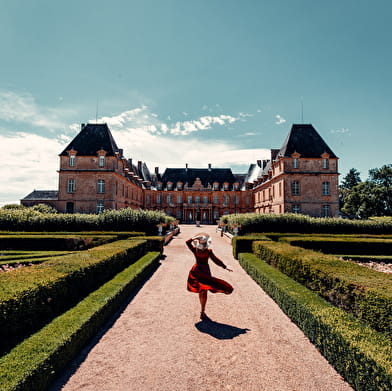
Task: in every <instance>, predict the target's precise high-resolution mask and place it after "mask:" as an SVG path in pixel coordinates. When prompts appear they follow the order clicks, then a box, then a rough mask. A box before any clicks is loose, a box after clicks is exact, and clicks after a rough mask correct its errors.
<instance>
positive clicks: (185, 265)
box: [51, 225, 352, 391]
mask: <svg viewBox="0 0 392 391" xmlns="http://www.w3.org/2000/svg"><path fill="white" fill-rule="evenodd" d="M215 228H216V227H215V226H202V227H195V226H190V225H188V226H187V225H183V226H181V233H180V234H179V235H178V236H176V237H174V239H173V240H172V241H171V243H170V244H169V245H168V246H166V247H165V251H164V253H165V255H166V258H165V259H164V260H162V261H161V265H160V267H159V268H158V270H157V271H156V272H155V273H154V274H153V276H152V277H151V278H150V279H149V280H148V281H147V282H146V283H145V284H144V286H143V287H142V288H141V289H140V290H139V292H138V293H137V294H136V295H135V296H134V297H133V298H132V299H131V300H130V302H129V304H128V305H127V306H126V307H125V308H124V310H123V311H122V312H121V313H120V314H119V315H118V316H117V317H115V318H114V319H113V320H112V322H111V324H110V327H107V329H106V330H104V332H102V334H101V335H100V336H99V338H97V339H96V340H95V341H94V342H93V343H92V344H91V346H89V347H87V348H86V349H85V350H84V351H83V352H82V354H81V355H80V357H79V358H78V359H76V360H75V361H74V362H73V363H72V364H71V365H70V367H69V368H68V369H67V371H66V372H65V373H64V375H63V376H62V377H61V378H60V379H58V381H57V382H56V383H55V384H54V385H53V386H52V388H51V391H57V390H67V391H70V390H74V391H76V390H77V391H81V390H86V391H90V390H91V391H115V390H121V391H123V390H124V391H125V390H137V391H155V390H160V391H177V390H178V391H188V390H189V391H199V390H200V391H201V390H203V391H208V390H211V391H218V390H234V391H239V390H241V391H286V390H287V391H323V390H325V391H346V390H352V388H351V387H350V386H349V385H348V384H347V383H346V382H345V381H344V380H343V379H342V378H341V376H340V375H339V374H338V373H337V372H336V371H335V370H334V369H333V368H332V367H331V365H330V364H329V363H328V362H327V361H326V360H325V359H324V358H323V356H322V355H321V354H320V353H319V352H318V350H317V349H316V348H315V347H314V346H313V345H312V344H311V343H310V342H309V340H308V339H307V338H306V337H305V335H304V334H303V333H302V331H300V330H299V329H298V328H297V326H296V325H295V324H294V323H292V322H291V321H290V319H289V318H288V317H287V316H286V315H285V314H284V313H283V312H282V311H281V310H280V308H279V307H278V306H277V305H276V304H275V302H274V301H273V300H272V299H271V298H270V297H269V296H268V295H267V294H266V293H265V292H264V291H263V290H262V289H261V288H260V287H259V286H258V285H257V284H256V283H255V282H254V281H253V280H252V279H251V278H250V277H249V276H248V275H247V274H246V273H245V271H244V270H243V269H242V268H241V266H240V265H239V264H238V262H237V261H236V260H235V259H234V258H233V256H232V252H231V251H232V249H231V246H230V244H229V243H228V241H227V239H226V238H222V237H220V235H219V234H217V233H216V232H215ZM198 232H207V233H209V234H210V235H211V236H212V238H213V242H212V248H213V251H214V252H215V254H216V255H217V256H218V257H219V258H221V259H222V260H223V261H224V262H225V263H226V264H227V265H230V266H231V267H232V268H233V269H234V272H233V273H230V272H228V271H226V270H223V269H222V268H219V267H218V266H216V265H215V264H214V263H212V262H211V261H210V266H211V271H212V274H213V275H214V276H216V277H218V278H222V279H224V280H226V281H228V282H229V283H230V284H232V285H233V286H234V292H233V293H232V294H231V295H224V294H211V293H209V294H208V302H207V308H206V313H207V314H208V316H209V317H210V318H211V321H203V322H202V321H200V320H199V312H200V306H199V301H198V295H197V294H195V293H190V292H188V291H187V290H186V280H187V276H188V271H189V269H190V268H191V267H192V265H193V263H194V256H193V254H192V253H191V252H190V251H189V250H188V249H187V247H186V245H185V240H186V239H188V238H189V237H191V236H193V235H195V234H196V233H198Z"/></svg>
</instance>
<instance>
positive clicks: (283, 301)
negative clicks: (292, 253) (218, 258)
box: [239, 253, 392, 391]
mask: <svg viewBox="0 0 392 391" xmlns="http://www.w3.org/2000/svg"><path fill="white" fill-rule="evenodd" d="M239 261H240V263H241V265H242V266H243V267H244V269H245V270H246V271H247V272H248V273H249V275H250V276H251V277H252V278H253V279H254V280H255V281H256V282H257V283H258V284H259V285H260V286H261V287H262V288H263V289H264V290H265V291H266V292H267V293H268V294H269V295H270V296H271V297H272V298H273V299H274V300H275V301H276V302H277V303H278V305H279V306H280V307H281V308H282V310H283V311H284V312H285V313H286V314H287V315H288V316H289V317H290V318H291V319H292V320H293V321H294V322H295V323H296V324H297V325H298V327H299V328H300V329H301V330H302V331H303V332H304V333H305V334H306V335H307V337H308V338H309V339H310V341H311V342H312V343H313V344H314V345H315V346H316V347H317V348H318V349H319V350H320V352H321V353H322V354H323V355H324V356H325V357H326V358H327V360H328V361H329V362H330V363H331V364H332V365H333V366H334V367H335V369H336V370H337V371H338V372H339V373H340V374H341V375H342V376H343V377H344V378H345V379H346V380H347V381H348V382H349V383H350V384H351V385H352V386H353V388H354V389H355V390H356V391H390V390H391V389H392V345H391V341H390V339H388V338H386V337H385V336H383V335H382V334H379V333H377V332H375V331H374V330H372V329H371V328H369V327H367V326H365V325H363V324H362V323H361V322H359V321H358V320H357V319H355V318H354V317H353V316H352V315H350V314H347V313H346V312H344V311H342V310H340V309H339V308H336V307H334V306H332V305H330V304H329V303H327V302H326V301H325V300H323V299H322V298H320V297H319V296H318V295H316V294H314V293H312V292H311V291H309V290H308V289H307V288H305V287H304V286H302V285H301V284H299V283H297V282H295V281H293V280H292V279H291V278H289V277H287V276H286V275H284V274H282V273H281V272H280V271H278V270H276V269H275V268H273V267H271V266H269V265H267V264H266V263H265V262H262V261H261V260H260V259H258V258H257V257H256V256H255V255H253V254H245V253H241V254H239Z"/></svg>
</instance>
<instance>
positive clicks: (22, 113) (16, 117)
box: [0, 90, 73, 130]
mask: <svg viewBox="0 0 392 391" xmlns="http://www.w3.org/2000/svg"><path fill="white" fill-rule="evenodd" d="M72 113H73V111H71V110H70V109H66V108H64V107H61V109H60V108H59V109H57V108H51V107H43V106H39V105H37V103H36V101H35V99H34V97H33V96H32V95H31V94H29V93H16V92H14V91H7V90H0V120H3V121H6V122H16V123H25V124H29V125H32V126H37V127H40V128H45V129H49V130H55V129H59V128H62V127H64V125H65V122H64V120H63V118H64V116H65V115H69V114H72Z"/></svg>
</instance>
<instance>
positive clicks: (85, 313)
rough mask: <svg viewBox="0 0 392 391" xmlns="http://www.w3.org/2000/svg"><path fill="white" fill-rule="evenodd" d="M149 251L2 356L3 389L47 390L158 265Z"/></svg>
mask: <svg viewBox="0 0 392 391" xmlns="http://www.w3.org/2000/svg"><path fill="white" fill-rule="evenodd" d="M159 255H160V254H159V253H158V252H155V253H148V254H146V255H145V256H143V257H142V258H140V259H139V260H138V261H136V262H135V263H134V264H132V265H131V266H129V267H128V268H126V269H125V270H124V271H122V272H121V273H119V274H117V275H116V276H115V277H114V278H113V279H112V280H111V281H109V282H107V283H106V284H105V285H103V286H101V287H100V288H99V289H98V290H96V291H95V292H93V293H91V294H90V295H89V296H87V297H86V298H85V299H84V300H83V301H81V302H80V303H79V304H78V305H76V306H75V307H74V308H72V309H70V310H69V311H67V312H66V313H64V314H63V315H61V316H59V317H57V318H56V319H54V320H53V321H52V322H51V323H50V324H48V325H47V326H45V327H44V328H43V329H42V330H40V331H39V332H37V333H36V334H34V335H32V336H31V337H30V338H28V339H26V340H25V341H23V342H22V343H21V344H19V345H18V346H17V347H15V348H14V349H13V350H12V351H11V352H10V353H9V354H7V355H5V356H4V357H2V358H1V359H0V384H1V389H2V391H32V390H45V389H47V388H48V386H49V385H50V383H51V381H52V380H53V379H55V378H56V377H57V376H58V375H59V374H60V373H61V371H62V370H63V368H64V367H65V366H66V365H67V364H68V362H69V361H70V360H72V359H73V358H74V357H75V356H76V355H77V354H78V353H79V351H80V350H81V349H82V348H83V346H84V345H85V344H86V343H87V342H88V341H89V340H90V339H91V338H92V337H93V336H94V335H95V334H96V333H97V332H98V331H99V329H100V328H101V327H102V326H103V324H104V323H105V322H106V321H107V320H108V319H109V317H110V316H112V315H113V314H114V313H115V312H116V311H117V310H118V308H119V307H120V306H121V305H122V303H123V302H124V301H126V300H127V299H128V298H129V296H130V295H131V293H132V292H133V291H134V289H135V288H136V287H137V286H138V285H139V284H140V283H141V282H142V281H143V280H144V279H145V278H146V277H147V276H148V275H149V274H150V273H151V272H152V271H153V270H154V269H155V268H156V267H157V265H158V262H159Z"/></svg>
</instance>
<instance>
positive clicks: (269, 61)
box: [0, 0, 392, 205]
mask: <svg viewBox="0 0 392 391" xmlns="http://www.w3.org/2000/svg"><path fill="white" fill-rule="evenodd" d="M391 18H392V3H391V2H390V1H379V0H373V1H361V0H356V1H352V0H339V1H335V0H330V1H321V0H319V1H315V0H313V1H307V0H306V1H305V0H303V1H302V0H291V1H289V0H286V1H283V0H281V1H280V0H277V1H262V0H258V1H256V0H253V1H250V0H243V1H231V0H208V1H207V0H200V1H187V0H183V1H174V0H173V1H170V0H168V1H158V0H154V1H153V0H144V1H131V0H128V1H119V0H112V1H110V2H108V1H98V0H95V1H90V0H79V1H74V0H70V1H67V2H64V1H53V0H51V1H49V0H48V1H42V0H34V1H27V0H25V1H21V0H1V1H0V48H1V52H0V53H1V56H0V145H1V149H2V154H1V158H0V163H1V164H0V180H1V182H2V184H3V185H2V186H1V189H0V205H1V204H5V203H14V202H19V199H20V198H23V197H24V196H25V195H27V194H28V193H29V192H30V191H32V190H33V189H56V188H57V181H58V174H57V172H56V170H57V169H58V165H59V159H58V154H59V153H60V152H61V151H62V150H63V148H64V147H65V146H66V145H67V143H68V142H69V141H70V140H71V139H72V138H73V137H74V136H75V135H76V134H77V132H78V129H79V126H80V123H85V122H88V121H93V122H94V121H95V120H96V118H98V121H106V122H107V123H108V124H109V126H110V128H111V129H112V132H113V135H114V138H115V139H116V141H117V144H118V145H119V147H120V148H123V149H124V154H125V156H126V157H129V158H133V159H134V160H143V161H145V162H146V163H147V164H148V166H149V168H150V170H153V169H154V167H155V166H159V167H160V169H161V170H163V169H164V168H165V167H168V166H172V167H175V166H176V167H181V166H184V165H185V163H189V164H190V166H194V167H196V166H197V167H204V166H207V164H208V163H212V165H213V166H215V167H232V168H233V170H234V171H235V172H245V171H246V169H247V167H248V165H249V164H250V163H252V162H254V161H255V160H257V159H263V158H267V157H268V149H270V148H279V147H280V146H281V145H282V143H283V141H284V139H285V137H286V135H287V133H288V131H289V129H290V128H291V125H292V124H293V123H300V122H301V117H302V115H301V102H303V119H304V121H303V122H305V123H312V124H313V126H314V127H315V128H316V129H317V130H318V131H319V133H320V134H321V136H322V137H323V138H324V140H325V141H326V142H327V144H328V145H329V146H330V147H331V149H332V150H333V151H334V152H335V154H336V155H338V156H339V158H340V160H339V171H340V172H341V174H342V175H341V178H342V177H343V176H344V175H345V174H346V173H347V172H348V170H349V169H350V168H352V167H354V168H356V169H358V170H359V171H360V172H361V177H362V179H366V177H367V174H368V170H369V169H371V168H375V167H381V166H382V165H384V164H387V163H391V157H390V156H391V153H390V148H391V144H392V143H391V141H392V136H391V129H392V121H391V114H390V113H391V111H392V98H391V94H392V88H391V87H392V82H391V72H392V51H391V47H392V27H391V25H390V20H391ZM97 102H98V104H97ZM97 107H98V116H97Z"/></svg>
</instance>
